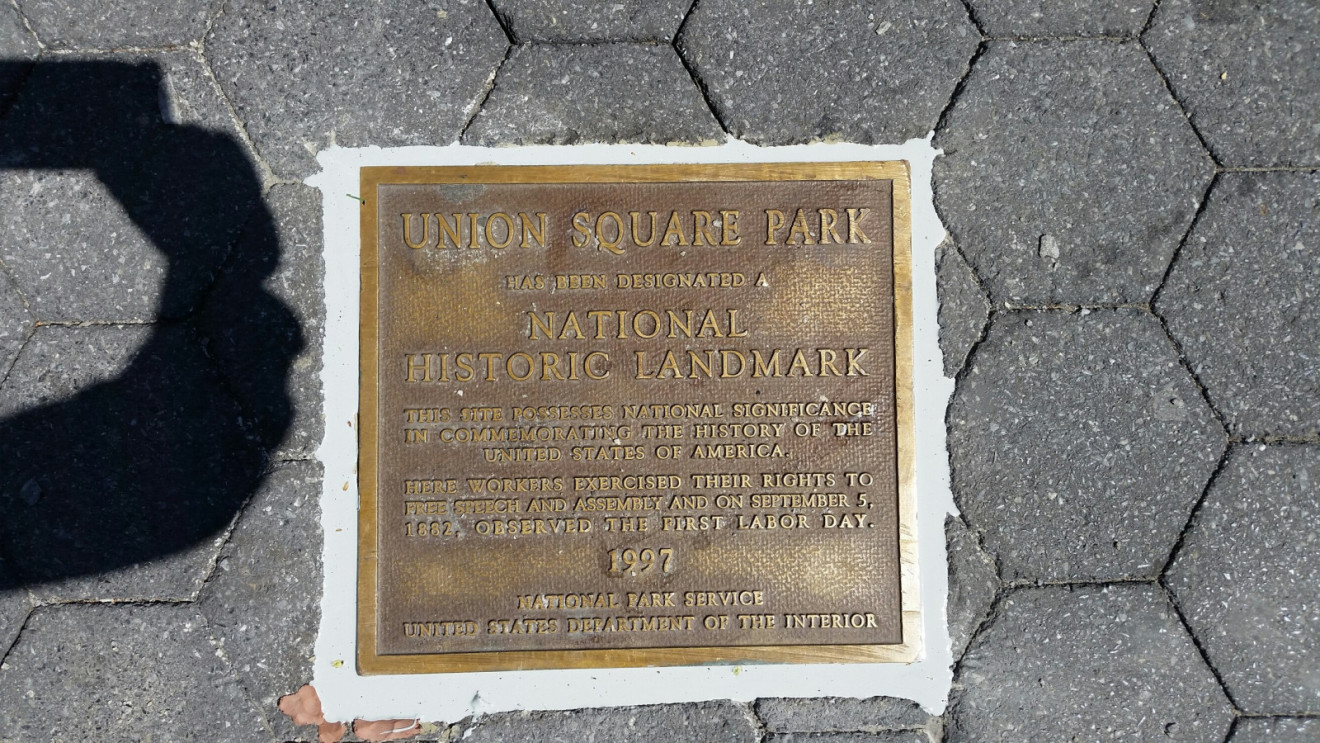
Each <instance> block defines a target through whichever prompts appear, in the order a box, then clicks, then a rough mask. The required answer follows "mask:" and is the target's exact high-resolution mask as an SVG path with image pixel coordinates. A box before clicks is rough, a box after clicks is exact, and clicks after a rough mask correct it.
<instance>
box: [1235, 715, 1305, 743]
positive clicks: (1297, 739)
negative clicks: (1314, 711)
mask: <svg viewBox="0 0 1320 743" xmlns="http://www.w3.org/2000/svg"><path fill="white" fill-rule="evenodd" d="M1317 740H1320V719H1315V718H1312V719H1309V720H1304V719H1288V718H1278V719H1271V718H1268V717H1266V718H1251V717H1244V718H1242V719H1241V720H1238V724H1237V727H1235V728H1233V735H1231V736H1230V737H1229V739H1228V743H1315V741H1317Z"/></svg>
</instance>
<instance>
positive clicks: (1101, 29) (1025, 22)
mask: <svg viewBox="0 0 1320 743" xmlns="http://www.w3.org/2000/svg"><path fill="white" fill-rule="evenodd" d="M971 3H972V8H973V9H974V10H975V12H976V20H977V21H978V22H979V23H980V24H981V28H982V29H984V30H985V32H986V33H987V34H989V35H990V36H1026V37H1040V36H1131V35H1133V34H1136V33H1138V32H1140V31H1141V28H1142V26H1144V25H1146V18H1148V17H1149V16H1150V10H1151V7H1152V3H1151V0H1109V1H1108V2H1103V3H1096V2H1088V0H971Z"/></svg>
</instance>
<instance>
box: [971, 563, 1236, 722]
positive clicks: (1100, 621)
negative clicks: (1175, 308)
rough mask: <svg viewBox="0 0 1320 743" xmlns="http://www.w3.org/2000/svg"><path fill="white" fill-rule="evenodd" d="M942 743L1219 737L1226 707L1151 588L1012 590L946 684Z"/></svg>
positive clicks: (1192, 648)
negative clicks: (950, 692) (950, 694)
mask: <svg viewBox="0 0 1320 743" xmlns="http://www.w3.org/2000/svg"><path fill="white" fill-rule="evenodd" d="M947 719H948V721H949V728H948V734H947V736H946V740H948V741H950V743H959V742H961V741H969V742H970V741H975V742H976V743H984V742H986V741H1005V742H1008V741H1014V742H1016V741H1023V740H1050V741H1054V740H1174V741H1204V742H1205V743H1215V742H1217V741H1221V740H1223V738H1224V736H1225V735H1226V734H1227V733H1228V728H1229V725H1230V724H1231V723H1232V721H1233V711H1232V708H1231V707H1230V706H1229V704H1228V700H1227V699H1226V698H1225V697H1224V693H1223V690H1222V689H1220V688H1219V685H1218V683H1216V681H1215V678H1214V675H1213V674H1211V672H1210V669H1208V668H1206V666H1205V663H1204V661H1202V660H1201V656H1200V655H1198V654H1197V652H1196V648H1195V646H1194V645H1193V644H1192V641H1191V638H1190V637H1188V635H1187V633H1186V631H1185V630H1184V629H1183V626H1182V624H1181V623H1179V621H1178V618H1177V616H1176V614H1175V613H1174V610H1173V607H1172V606H1170V605H1169V602H1168V600H1167V599H1166V598H1165V595H1164V594H1163V593H1162V592H1161V591H1160V590H1159V588H1158V587H1156V586H1153V585H1150V584H1145V585H1140V584H1121V585H1113V586H1108V587H1104V588H1089V587H1088V588H1079V589H1070V588H1066V587H1057V588H1053V587H1052V588H1037V589H1024V590H1019V591H1015V592H1014V593H1013V594H1011V595H1010V596H1008V597H1006V598H1005V600H1004V601H1003V602H1002V604H1001V611H1000V613H999V616H998V617H997V618H996V620H995V622H994V624H992V625H991V626H990V627H989V629H988V630H987V631H986V632H985V633H983V634H982V635H981V636H980V637H978V638H977V640H976V641H975V642H973V643H972V647H971V649H969V650H968V651H967V655H966V656H964V658H963V662H962V666H961V667H960V668H959V674H958V678H957V679H956V680H955V682H954V698H953V700H952V706H951V709H950V712H949V714H948V715H947Z"/></svg>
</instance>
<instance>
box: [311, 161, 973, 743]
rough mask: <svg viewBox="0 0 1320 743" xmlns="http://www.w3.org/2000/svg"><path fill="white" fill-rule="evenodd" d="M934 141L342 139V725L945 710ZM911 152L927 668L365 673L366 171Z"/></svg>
mask: <svg viewBox="0 0 1320 743" xmlns="http://www.w3.org/2000/svg"><path fill="white" fill-rule="evenodd" d="M938 155H939V152H938V151H937V150H936V149H934V147H933V146H932V145H931V137H930V136H927V138H926V139H912V140H909V141H907V142H906V143H904V144H902V145H858V144H834V143H815V144H809V145H793V146H787V147H756V146H754V145H750V144H747V143H745V142H741V141H737V140H730V141H728V142H726V143H725V144H723V145H719V146H715V147H670V146H663V145H581V146H573V147H558V146H537V147H517V148H514V147H509V148H497V149H489V148H483V147H469V146H465V145H457V144H455V145H450V146H447V147H399V148H392V149H381V148H378V147H367V148H360V149H346V148H333V149H330V150H326V151H324V152H322V153H321V154H320V155H319V156H318V160H319V161H320V163H321V167H322V168H323V170H322V171H321V172H320V173H318V174H316V175H314V176H312V177H311V178H308V179H307V183H308V184H309V185H311V186H314V187H316V188H319V189H321V193H322V198H321V203H322V209H323V219H324V227H325V248H324V250H325V300H326V302H325V304H326V328H325V347H324V358H323V364H322V371H321V381H322V387H323V391H324V399H325V410H324V414H325V421H326V423H325V438H324V440H323V441H322V442H321V447H320V449H318V451H317V456H318V458H319V459H320V461H321V462H322V464H323V465H324V466H325V479H324V484H323V491H322V495H321V526H322V529H323V530H324V534H325V545H324V549H323V552H322V560H323V565H324V568H325V579H324V580H325V584H324V592H323V594H322V599H321V627H320V632H319V634H318V636H317V640H316V658H315V663H314V671H313V677H314V680H313V682H312V683H313V685H314V686H315V687H316V689H317V692H318V693H319V694H320V697H321V701H322V704H323V707H324V709H325V714H326V717H327V719H331V720H349V719H353V718H364V719H386V718H400V717H402V718H410V717H412V718H421V719H424V720H444V721H454V720H458V719H461V718H464V717H467V716H469V715H475V714H482V713H487V712H496V711H503V710H521V709H579V708H583V707H601V706H622V705H635V704H660V703H673V702H694V701H704V700H711V699H733V700H738V701H750V700H752V699H756V698H758V697H776V696H786V697H815V696H839V697H857V698H864V697H872V696H892V697H902V698H907V699H912V700H914V701H916V702H918V703H919V704H920V705H921V706H922V707H923V708H925V709H926V710H927V711H929V712H931V713H933V714H939V713H942V712H943V710H944V706H945V704H946V702H947V701H948V696H949V690H950V684H951V682H952V678H953V674H952V668H951V666H952V663H953V659H952V653H951V651H950V646H949V632H948V626H947V624H946V621H945V597H946V594H947V590H948V572H947V555H946V554H945V543H944V519H945V516H946V514H949V513H954V512H955V508H954V505H953V496H952V494H951V492H950V490H949V467H948V456H947V453H946V448H945V428H944V412H945V408H946V406H947V405H948V401H949V397H950V395H951V394H952V392H953V380H952V379H948V378H946V377H945V376H944V373H943V366H942V358H941V355H940V348H939V342H938V338H939V323H938V321H937V317H936V312H937V309H938V302H937V300H936V296H935V249H936V247H937V246H938V245H939V244H940V242H941V241H942V240H943V239H944V235H945V231H944V227H943V225H941V224H940V220H939V217H938V216H937V215H936V213H935V207H934V197H933V193H932V190H931V168H932V165H933V163H934V161H935V158H936V156H938ZM858 160H906V161H907V162H908V163H909V164H910V166H911V168H912V305H913V307H912V309H913V321H912V322H913V338H914V344H915V348H914V349H913V351H914V352H913V365H914V369H913V386H914V390H913V391H914V397H915V403H916V426H915V436H916V449H917V452H916V453H917V532H918V543H919V557H918V559H919V561H920V566H919V567H920V585H921V600H922V611H923V615H922V621H923V622H924V623H925V645H926V647H925V652H924V655H923V657H922V659H921V660H919V661H917V662H915V663H911V664H819V665H741V666H727V665H726V666H691V667H676V668H624V669H605V668H596V669H578V670H553V671H502V672H486V673H462V674H427V675H394V676H359V675H358V674H357V672H356V670H355V661H354V658H355V657H356V656H355V643H356V623H357V608H356V607H357V600H356V597H357V506H358V492H357V473H356V465H357V431H356V428H355V420H356V416H357V410H358V270H359V263H358V253H359V248H360V245H361V240H360V235H359V205H358V204H359V202H358V201H356V200H355V199H354V198H353V196H355V195H357V190H358V184H359V181H358V171H359V168H362V167H365V166H371V165H485V164H491V165H567V164H640V163H734V162H831V161H858Z"/></svg>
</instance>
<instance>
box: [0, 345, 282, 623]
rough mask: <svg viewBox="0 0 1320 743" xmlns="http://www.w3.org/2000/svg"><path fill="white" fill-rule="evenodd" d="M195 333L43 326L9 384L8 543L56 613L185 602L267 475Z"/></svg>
mask: <svg viewBox="0 0 1320 743" xmlns="http://www.w3.org/2000/svg"><path fill="white" fill-rule="evenodd" d="M217 381H218V380H217V378H216V375H215V373H214V372H213V371H212V369H211V367H210V366H209V364H208V362H207V361H206V359H205V357H204V356H203V354H202V351H201V348H200V346H199V345H198V343H197V342H196V341H195V339H193V338H192V336H191V335H190V334H188V333H187V332H186V331H184V330H183V329H180V328H168V329H167V328H159V329H153V328H150V327H146V326H128V327H116V326H92V327H41V328H38V330H37V332H36V333H35V334H34V335H33V336H32V339H31V340H29V341H28V344H27V346H26V347H25V348H24V350H23V353H22V354H20V356H19V359H18V361H17V362H16V363H15V364H14V367H13V369H12V370H11V371H10V374H9V377H8V378H7V379H6V380H5V382H4V385H3V386H0V461H5V462H6V463H12V465H13V466H6V467H5V468H4V469H3V470H0V511H3V512H4V514H5V518H4V520H3V521H0V545H3V547H4V549H5V550H6V551H7V553H8V555H9V557H10V559H11V561H12V562H11V564H10V568H11V570H12V572H13V573H15V574H16V575H17V577H18V578H19V579H21V580H23V581H24V582H27V583H29V584H32V585H33V586H34V588H33V590H34V592H35V593H36V595H37V596H38V597H39V598H40V599H41V600H43V601H59V600H97V599H100V600H104V599H118V600H170V599H173V600H179V599H187V598H190V597H191V596H192V595H193V594H194V593H195V592H196V590H197V589H198V588H199V587H200V585H201V582H202V579H203V578H204V577H205V575H206V573H207V571H208V569H209V566H210V561H211V558H213V557H214V555H215V554H216V551H217V550H218V549H219V548H220V544H221V542H222V540H223V534H224V531H225V530H226V529H227V528H228V526H229V524H230V522H231V521H232V519H233V516H234V514H236V513H237V512H238V509H239V507H240V506H241V505H242V502H243V500H245V499H246V497H247V490H246V487H247V486H248V485H249V484H250V483H251V482H253V481H254V480H255V474H256V471H258V468H260V467H261V466H262V460H261V457H260V455H259V453H258V452H257V451H256V450H255V448H254V447H253V446H252V445H251V444H250V442H248V441H247V439H246V435H245V432H244V431H243V429H242V428H241V427H240V426H241V423H240V415H239V412H238V409H237V407H236V406H235V405H234V403H233V402H232V401H231V400H230V398H229V397H228V396H226V395H225V394H224V393H223V392H222V391H221V389H220V388H219V386H218V384H217Z"/></svg>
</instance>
